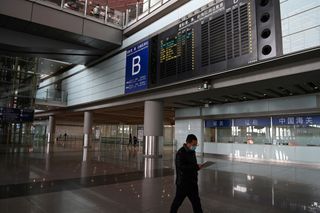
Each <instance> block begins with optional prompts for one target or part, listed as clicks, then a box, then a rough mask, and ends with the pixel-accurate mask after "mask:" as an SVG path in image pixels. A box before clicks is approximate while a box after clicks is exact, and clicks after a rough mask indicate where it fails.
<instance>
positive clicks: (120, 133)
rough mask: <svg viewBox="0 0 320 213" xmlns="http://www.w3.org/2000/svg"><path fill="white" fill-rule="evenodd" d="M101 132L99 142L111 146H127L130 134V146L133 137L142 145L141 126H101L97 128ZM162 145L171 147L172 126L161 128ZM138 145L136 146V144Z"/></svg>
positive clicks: (172, 138)
mask: <svg viewBox="0 0 320 213" xmlns="http://www.w3.org/2000/svg"><path fill="white" fill-rule="evenodd" d="M97 128H98V129H99V130H100V132H101V142H102V143H111V144H129V139H130V134H131V137H132V144H134V141H133V137H137V140H138V143H140V144H142V143H143V125H123V124H115V125H101V126H97ZM163 136H164V137H163V140H164V141H163V143H164V145H168V146H169V145H172V144H173V141H174V126H172V125H165V126H164V127H163ZM137 145H138V144H137Z"/></svg>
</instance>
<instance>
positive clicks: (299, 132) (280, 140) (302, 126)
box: [204, 115, 320, 146]
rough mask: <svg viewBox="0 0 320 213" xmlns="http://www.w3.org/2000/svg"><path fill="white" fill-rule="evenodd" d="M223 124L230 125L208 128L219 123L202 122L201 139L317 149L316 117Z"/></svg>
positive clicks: (319, 129) (318, 125) (319, 141)
mask: <svg viewBox="0 0 320 213" xmlns="http://www.w3.org/2000/svg"><path fill="white" fill-rule="evenodd" d="M220 121H222V120H220ZM223 121H226V122H229V123H230V125H229V126H223V125H220V126H219V125H210V123H214V122H219V121H217V120H206V121H205V129H204V139H205V141H206V142H217V143H242V144H265V145H271V144H273V145H287V146H320V115H307V116H305V115H303V116H282V117H268V118H245V119H230V120H223Z"/></svg>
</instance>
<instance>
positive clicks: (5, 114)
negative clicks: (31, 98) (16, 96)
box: [0, 107, 34, 123]
mask: <svg viewBox="0 0 320 213" xmlns="http://www.w3.org/2000/svg"><path fill="white" fill-rule="evenodd" d="M33 119H34V110H29V109H17V108H7V107H0V122H4V123H24V122H32V121H33Z"/></svg>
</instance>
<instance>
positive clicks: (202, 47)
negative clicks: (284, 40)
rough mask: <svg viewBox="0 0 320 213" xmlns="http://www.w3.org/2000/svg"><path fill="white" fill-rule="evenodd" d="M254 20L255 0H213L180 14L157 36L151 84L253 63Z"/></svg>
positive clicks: (255, 59)
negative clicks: (179, 17)
mask: <svg viewBox="0 0 320 213" xmlns="http://www.w3.org/2000/svg"><path fill="white" fill-rule="evenodd" d="M255 20H256V17H255V1H254V0H236V1H235V0H213V1H211V2H210V3H209V4H208V5H207V6H206V7H204V8H201V9H199V10H196V11H194V12H193V13H191V14H189V15H188V16H185V17H183V18H182V19H181V20H180V22H179V23H178V24H177V25H175V26H174V27H172V28H170V29H169V30H167V31H165V32H163V33H161V34H159V35H158V36H157V41H158V54H157V59H158V61H157V70H158V72H157V73H156V75H157V76H156V79H157V80H156V82H155V83H153V84H152V85H153V86H156V85H162V84H166V83H170V82H175V81H179V80H183V79H188V78H192V77H196V76H201V75H205V74H211V73H220V72H223V71H225V70H228V69H232V68H236V67H240V66H243V65H246V64H250V63H254V62H256V61H257V60H258V59H257V57H258V56H257V47H256V46H257V33H256V24H255ZM154 78H155V77H154Z"/></svg>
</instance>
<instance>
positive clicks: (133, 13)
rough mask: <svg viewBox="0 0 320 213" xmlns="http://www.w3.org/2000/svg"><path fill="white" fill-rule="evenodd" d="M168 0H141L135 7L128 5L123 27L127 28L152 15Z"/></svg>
mask: <svg viewBox="0 0 320 213" xmlns="http://www.w3.org/2000/svg"><path fill="white" fill-rule="evenodd" d="M169 1H170V0H143V1H141V2H137V3H136V5H129V6H128V8H127V10H126V15H125V18H126V20H125V27H128V26H130V25H132V24H134V23H135V22H137V21H139V20H140V19H142V18H143V17H145V16H147V15H148V14H150V13H152V12H153V11H155V10H156V9H158V8H159V7H161V6H162V5H164V4H165V3H167V2H169Z"/></svg>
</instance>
